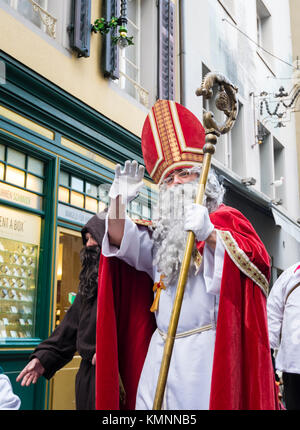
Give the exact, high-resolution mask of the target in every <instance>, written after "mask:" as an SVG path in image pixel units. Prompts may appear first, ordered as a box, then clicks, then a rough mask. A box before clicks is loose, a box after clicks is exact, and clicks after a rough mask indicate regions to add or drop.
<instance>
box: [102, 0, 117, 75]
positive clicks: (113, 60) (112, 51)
mask: <svg viewBox="0 0 300 430" xmlns="http://www.w3.org/2000/svg"><path fill="white" fill-rule="evenodd" d="M104 3H105V10H104V17H105V19H106V20H107V21H110V20H111V18H112V17H113V16H116V17H119V16H120V0H106V1H104ZM113 36H118V30H117V28H115V29H113V30H111V31H109V32H108V33H107V34H106V35H105V36H104V37H105V49H104V76H105V77H106V78H110V79H119V77H120V75H119V48H118V46H117V45H114V44H113V43H112V37H113Z"/></svg>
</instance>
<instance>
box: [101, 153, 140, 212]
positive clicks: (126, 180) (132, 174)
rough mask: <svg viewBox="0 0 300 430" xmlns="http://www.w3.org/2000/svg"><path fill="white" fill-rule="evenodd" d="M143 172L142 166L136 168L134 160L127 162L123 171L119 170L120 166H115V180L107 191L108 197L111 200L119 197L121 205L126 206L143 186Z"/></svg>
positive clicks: (136, 164)
mask: <svg viewBox="0 0 300 430" xmlns="http://www.w3.org/2000/svg"><path fill="white" fill-rule="evenodd" d="M144 172H145V168H144V166H138V163H137V161H135V160H133V161H132V162H131V161H129V160H127V161H126V162H125V165H124V169H123V170H121V166H120V164H117V165H116V168H115V178H114V181H113V183H112V186H111V188H110V191H109V197H110V198H111V199H116V198H117V196H119V195H120V196H121V198H122V203H123V204H125V205H126V204H127V203H129V202H130V201H131V200H133V199H134V198H135V197H136V196H137V195H138V193H139V192H140V190H141V188H142V187H143V185H144V183H143V177H144Z"/></svg>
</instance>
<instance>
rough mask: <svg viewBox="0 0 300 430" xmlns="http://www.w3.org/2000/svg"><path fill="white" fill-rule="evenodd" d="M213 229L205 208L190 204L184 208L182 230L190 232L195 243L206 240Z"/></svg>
mask: <svg viewBox="0 0 300 430" xmlns="http://www.w3.org/2000/svg"><path fill="white" fill-rule="evenodd" d="M214 228H215V227H214V225H213V224H212V223H211V221H210V219H209V215H208V210H207V208H206V207H205V206H202V205H198V204H196V203H192V204H191V205H189V206H187V207H186V209H185V219H184V229H185V230H190V231H192V232H193V233H194V234H195V237H196V240H197V241H199V242H200V241H203V240H207V239H208V237H209V236H210V235H211V234H212V232H213V231H214Z"/></svg>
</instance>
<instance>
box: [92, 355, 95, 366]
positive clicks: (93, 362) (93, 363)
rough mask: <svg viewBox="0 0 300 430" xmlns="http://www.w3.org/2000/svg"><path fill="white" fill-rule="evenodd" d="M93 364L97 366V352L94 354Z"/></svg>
mask: <svg viewBox="0 0 300 430" xmlns="http://www.w3.org/2000/svg"><path fill="white" fill-rule="evenodd" d="M92 365H93V366H95V365H96V353H95V354H94V355H93V358H92Z"/></svg>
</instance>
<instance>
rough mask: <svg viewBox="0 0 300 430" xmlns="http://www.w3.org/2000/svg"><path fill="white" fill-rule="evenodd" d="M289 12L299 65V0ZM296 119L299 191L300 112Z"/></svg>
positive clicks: (293, 1) (292, 2)
mask: <svg viewBox="0 0 300 430" xmlns="http://www.w3.org/2000/svg"><path fill="white" fill-rule="evenodd" d="M290 12H291V30H292V45H293V61H295V60H296V59H297V56H299V65H300V25H299V22H300V2H299V0H290ZM297 109H298V110H300V97H299V98H298V103H297ZM295 119H296V139H297V151H298V171H299V175H298V178H299V189H300V112H296V113H295Z"/></svg>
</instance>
